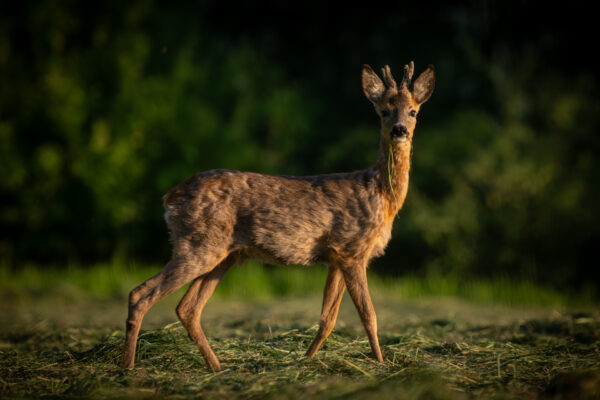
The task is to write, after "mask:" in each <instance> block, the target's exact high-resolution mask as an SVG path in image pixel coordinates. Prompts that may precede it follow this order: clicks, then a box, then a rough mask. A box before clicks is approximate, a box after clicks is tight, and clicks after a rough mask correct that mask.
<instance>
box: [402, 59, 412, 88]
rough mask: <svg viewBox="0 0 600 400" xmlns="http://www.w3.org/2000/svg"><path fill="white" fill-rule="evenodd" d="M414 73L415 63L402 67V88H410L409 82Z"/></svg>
mask: <svg viewBox="0 0 600 400" xmlns="http://www.w3.org/2000/svg"><path fill="white" fill-rule="evenodd" d="M414 72H415V63H414V62H412V61H411V62H409V63H408V64H407V65H405V66H404V77H402V86H406V88H407V89H408V88H409V86H410V81H411V80H412V77H413V73H414Z"/></svg>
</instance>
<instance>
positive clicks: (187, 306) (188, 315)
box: [177, 255, 236, 371]
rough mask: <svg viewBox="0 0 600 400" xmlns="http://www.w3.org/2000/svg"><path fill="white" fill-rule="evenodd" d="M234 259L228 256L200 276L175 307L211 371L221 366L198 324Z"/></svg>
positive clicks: (219, 368) (217, 369) (218, 369)
mask: <svg viewBox="0 0 600 400" xmlns="http://www.w3.org/2000/svg"><path fill="white" fill-rule="evenodd" d="M235 261H236V259H235V257H234V256H233V255H230V256H229V257H227V258H226V259H225V260H223V261H222V262H221V263H220V264H219V265H218V266H217V267H216V268H214V269H213V270H212V271H210V272H209V273H207V274H205V275H202V276H200V277H198V278H196V280H195V281H194V282H193V283H192V284H191V285H190V287H189V289H188V291H187V292H186V293H185V295H184V296H183V298H182V299H181V302H180V303H179V305H178V306H177V315H178V316H179V319H180V320H181V322H182V323H183V326H185V329H187V331H188V334H189V336H190V338H191V339H192V340H193V341H194V343H196V346H198V350H200V353H201V354H202V356H203V357H204V359H205V360H206V363H207V364H208V365H209V367H210V368H211V369H212V370H213V371H221V364H220V363H219V359H218V358H217V356H216V355H215V353H214V352H213V351H212V349H211V348H210V345H209V344H208V340H207V339H206V335H205V334H204V332H203V331H202V325H201V323H200V321H201V317H202V310H203V309H204V306H205V305H206V302H207V301H208V299H209V298H210V297H211V296H212V294H213V293H214V291H215V289H216V288H217V285H218V284H219V282H221V279H222V278H223V276H224V275H225V273H226V272H227V271H228V270H229V268H230V267H231V266H232V265H233V264H234V263H235Z"/></svg>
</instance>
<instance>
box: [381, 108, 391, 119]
mask: <svg viewBox="0 0 600 400" xmlns="http://www.w3.org/2000/svg"><path fill="white" fill-rule="evenodd" d="M381 116H382V117H383V118H387V117H389V116H390V110H388V109H387V108H385V109H383V110H381Z"/></svg>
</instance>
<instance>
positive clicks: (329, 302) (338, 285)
mask: <svg viewBox="0 0 600 400" xmlns="http://www.w3.org/2000/svg"><path fill="white" fill-rule="evenodd" d="M345 290H346V283H345V282H344V275H343V274H342V271H341V270H340V269H339V268H337V267H335V266H329V268H328V270H327V281H326V283H325V290H324V291H323V308H322V311H321V321H320V322H319V331H318V332H317V336H316V337H315V339H314V340H313V342H312V344H311V345H310V348H309V349H308V351H307V352H306V357H309V358H312V357H313V356H314V355H315V353H316V352H317V350H319V347H321V344H322V343H323V342H324V341H325V339H327V336H329V334H330V333H331V331H332V330H333V327H334V326H335V321H336V319H337V315H338V311H339V309H340V303H341V302H342V297H343V296H344V291H345Z"/></svg>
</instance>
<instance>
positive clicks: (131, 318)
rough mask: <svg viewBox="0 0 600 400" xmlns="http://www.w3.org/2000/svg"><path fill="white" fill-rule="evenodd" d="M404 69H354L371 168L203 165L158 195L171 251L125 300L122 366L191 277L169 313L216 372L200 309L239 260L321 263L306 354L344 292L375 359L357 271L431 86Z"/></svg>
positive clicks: (379, 233) (374, 252) (374, 248)
mask: <svg viewBox="0 0 600 400" xmlns="http://www.w3.org/2000/svg"><path fill="white" fill-rule="evenodd" d="M412 71H413V64H412V62H411V63H410V66H406V67H405V73H404V78H403V80H402V82H401V84H400V86H398V85H397V84H396V81H395V80H394V78H393V77H392V75H391V71H390V69H389V67H387V66H386V67H385V68H384V69H383V77H384V81H385V84H384V82H383V81H382V80H381V79H380V78H379V77H378V76H377V75H376V74H375V73H374V72H373V70H372V69H371V67H369V66H366V65H365V67H364V68H363V72H362V82H363V90H364V92H365V95H366V96H367V98H368V99H369V100H371V102H372V103H373V104H374V105H375V109H376V111H377V113H378V114H379V115H380V117H381V140H380V147H379V159H378V160H377V163H376V164H375V165H374V166H373V167H371V168H368V169H366V170H362V171H356V172H350V173H341V174H328V175H317V176H305V177H294V176H275V175H263V174H257V173H253V172H239V171H230V170H211V171H206V172H202V173H199V174H196V175H194V176H193V177H191V178H189V179H187V180H186V181H184V182H182V183H181V184H179V185H178V186H176V187H174V188H173V189H171V190H170V191H169V192H168V193H167V194H166V195H165V197H164V206H165V209H166V214H165V219H166V221H167V224H168V226H169V229H170V231H171V238H172V241H173V257H172V259H171V261H170V262H169V263H168V264H167V265H166V266H165V267H164V268H163V270H162V271H160V272H159V273H158V274H157V275H155V276H154V277H152V278H150V279H149V280H147V281H146V282H144V283H143V284H142V285H140V286H138V287H137V288H135V289H134V290H133V291H132V292H131V294H130V296H129V315H128V318H127V325H126V327H127V334H126V342H125V351H124V356H123V367H124V368H131V367H133V365H134V359H135V347H136V341H137V336H138V333H139V329H140V326H141V322H142V318H143V316H144V314H145V313H146V312H147V311H148V309H149V308H150V307H151V306H152V305H153V304H154V303H155V302H156V301H158V300H159V299H161V298H162V297H164V296H166V295H168V294H169V293H171V292H173V291H174V290H176V289H178V288H179V287H181V286H183V285H184V284H186V283H187V282H190V281H192V280H193V281H194V282H193V283H192V285H191V286H190V288H189V289H188V291H187V293H186V294H185V296H184V297H183V299H182V300H181V302H180V304H179V306H178V307H177V315H178V316H179V318H180V319H181V321H182V323H183V325H184V326H185V328H186V329H187V331H188V333H189V335H190V337H191V338H192V340H193V341H194V342H195V343H196V345H197V346H198V348H199V350H200V352H201V353H202V355H203V357H204V358H205V360H206V362H207V363H208V364H209V366H210V367H211V368H212V369H213V370H220V369H221V366H220V364H219V360H218V359H217V357H216V356H215V354H214V353H213V351H212V349H211V348H210V346H209V344H208V341H207V339H206V337H205V335H204V332H203V331H202V327H201V324H200V321H201V314H202V309H203V308H204V305H205V304H206V302H207V301H208V299H209V297H210V296H211V295H212V293H213V292H214V290H215V288H216V287H217V285H218V283H219V282H220V280H221V278H222V277H223V275H224V274H225V273H226V272H227V270H228V269H229V268H230V267H231V266H232V265H233V264H235V263H241V262H242V261H243V260H244V259H246V258H257V259H260V260H264V261H266V262H269V263H277V264H300V265H312V264H315V263H326V264H327V265H328V275H327V282H326V284H325V291H324V295H323V309H322V312H321V319H320V324H319V331H318V333H317V336H316V338H315V340H314V341H313V343H312V344H311V346H310V348H309V350H308V351H307V353H306V355H307V356H308V357H312V356H314V354H315V353H316V352H317V350H318V349H319V347H320V345H321V344H322V343H323V341H324V340H325V339H326V338H327V336H328V335H329V334H330V332H331V330H332V329H333V327H334V325H335V321H336V319H337V313H338V309H339V305H340V302H341V299H342V296H343V293H344V290H345V289H346V288H347V289H348V292H349V293H350V296H351V298H352V300H353V302H354V305H355V306H356V309H357V311H358V313H359V315H360V318H361V321H362V323H363V325H364V327H365V330H366V332H367V336H368V338H369V342H370V344H371V349H372V351H373V355H374V356H375V358H376V359H377V360H378V361H383V357H382V355H381V350H380V348H379V342H378V339H377V322H376V316H375V310H374V309H373V304H372V303H371V298H370V296H369V290H368V287H367V275H366V268H367V265H368V262H369V260H370V259H371V258H373V257H376V256H379V255H381V254H383V251H384V249H385V247H386V245H387V243H388V241H389V239H390V236H391V229H392V223H393V220H394V217H395V216H396V213H397V212H398V210H399V209H400V208H401V207H402V204H403V203H404V199H405V198H406V194H407V191H408V177H409V170H410V154H411V146H412V136H413V131H414V128H415V124H416V118H415V116H414V115H411V111H414V112H415V113H416V112H418V110H419V107H420V105H421V104H422V103H423V102H425V101H426V100H427V99H428V98H429V96H430V95H431V92H432V91H433V83H434V72H433V68H432V67H428V68H427V70H425V72H423V74H421V76H419V78H417V80H416V81H415V83H414V85H413V89H411V88H410V80H411V78H412ZM386 113H387V114H386ZM390 149H391V154H390Z"/></svg>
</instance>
